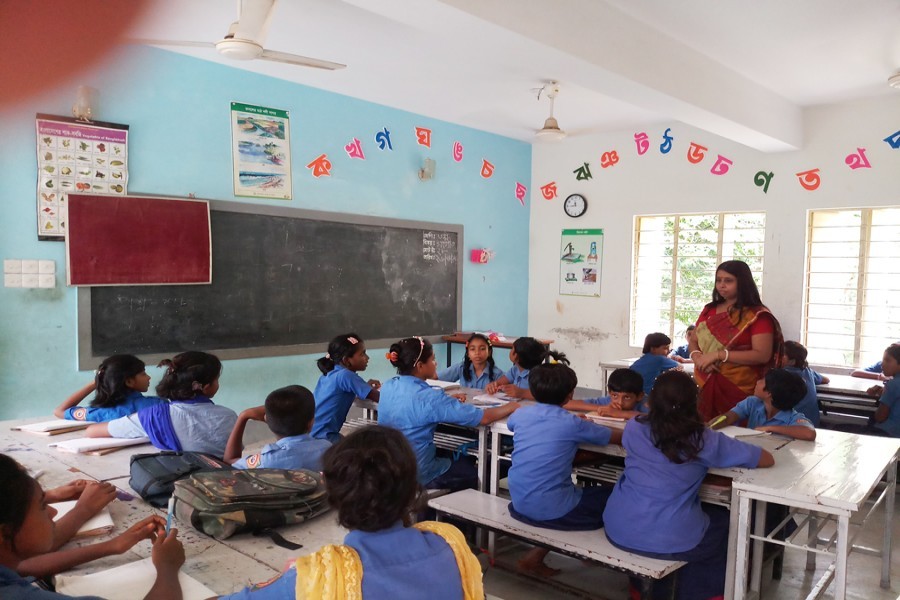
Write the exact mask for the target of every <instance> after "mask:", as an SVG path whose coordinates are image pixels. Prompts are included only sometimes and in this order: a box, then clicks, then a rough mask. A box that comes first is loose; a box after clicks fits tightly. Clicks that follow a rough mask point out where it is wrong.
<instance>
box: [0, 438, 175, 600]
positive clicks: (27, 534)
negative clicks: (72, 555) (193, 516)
mask: <svg viewBox="0 0 900 600" xmlns="http://www.w3.org/2000/svg"><path fill="white" fill-rule="evenodd" d="M0 489H2V490H3V494H0V598H9V599H10V600H57V599H59V600H62V599H64V598H72V596H65V595H63V594H57V593H55V592H51V591H48V590H45V589H41V588H39V587H37V586H36V585H35V584H34V578H33V577H30V576H27V575H26V576H23V571H27V570H28V569H27V568H23V563H25V566H26V567H27V561H28V560H29V559H33V557H36V556H39V555H41V554H44V553H46V552H49V551H50V550H51V548H52V547H53V545H54V535H55V528H56V525H55V523H54V522H53V517H54V516H55V515H56V510H55V509H54V508H53V507H52V506H49V505H48V504H47V498H46V496H45V494H44V491H43V490H42V489H41V486H40V484H38V482H37V481H35V480H34V479H32V478H31V477H30V476H29V475H28V473H27V471H25V469H24V468H23V467H22V466H21V465H19V464H18V463H17V462H16V461H14V460H13V459H12V458H10V457H8V456H5V455H2V454H0ZM126 536H128V539H129V540H131V539H134V541H133V542H131V543H130V545H128V547H127V548H125V547H124V546H125V545H126V542H124V541H119V542H117V540H120V539H121V538H126ZM148 537H149V538H152V539H153V553H152V557H153V565H154V566H155V567H156V582H155V583H154V584H153V587H152V588H151V589H150V591H149V592H147V595H146V596H144V598H145V600H171V599H172V598H181V586H180V585H179V583H178V569H179V568H180V567H181V565H182V564H184V548H183V547H182V546H181V542H179V541H178V538H177V530H175V529H173V530H172V531H171V532H170V533H169V534H168V535H167V534H166V530H165V522H164V521H163V519H162V518H161V517H158V516H153V517H149V518H147V519H144V520H143V521H141V522H140V523H138V524H137V525H135V526H133V527H132V528H131V529H129V530H128V531H127V532H125V533H124V534H122V535H121V536H119V537H118V538H115V539H113V540H109V541H108V542H102V543H100V544H94V546H86V547H83V548H78V549H76V550H84V551H87V550H89V549H90V548H93V547H95V546H102V545H104V544H108V545H112V544H113V543H116V544H117V545H116V551H117V552H124V551H126V550H127V549H128V548H130V547H131V546H133V545H134V543H136V542H137V541H138V539H146V538H148ZM135 538H137V539H135ZM110 553H112V552H108V553H107V554H110ZM105 555H106V554H101V555H97V556H94V557H93V558H98V557H99V556H105ZM86 560H91V559H90V558H89V559H86ZM81 562H85V561H84V560H81V561H78V562H75V563H72V564H71V565H70V566H74V565H75V564H80V563H81ZM79 600H100V599H99V598H96V597H94V596H91V597H86V596H81V597H79Z"/></svg>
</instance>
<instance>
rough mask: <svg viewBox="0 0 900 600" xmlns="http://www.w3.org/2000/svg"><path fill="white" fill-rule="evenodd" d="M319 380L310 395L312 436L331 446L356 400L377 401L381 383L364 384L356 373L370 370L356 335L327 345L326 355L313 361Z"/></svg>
mask: <svg viewBox="0 0 900 600" xmlns="http://www.w3.org/2000/svg"><path fill="white" fill-rule="evenodd" d="M316 365H317V366H318V367H319V370H320V371H322V376H321V377H319V382H318V383H317V384H316V391H315V393H314V394H313V395H314V396H315V398H316V421H315V423H314V424H313V430H312V436H313V437H314V438H317V439H325V440H328V441H329V442H331V443H332V444H333V443H335V442H337V441H338V440H339V439H341V427H343V426H344V421H345V420H346V419H347V413H348V412H350V407H351V406H353V401H354V400H355V399H356V398H364V399H368V400H374V401H376V402H377V401H378V388H380V387H381V383H380V382H378V381H377V380H375V379H370V380H369V381H364V380H363V378H362V377H360V376H359V375H358V374H357V373H359V372H360V371H365V370H366V367H368V366H369V355H368V354H366V344H365V342H363V340H362V338H361V337H359V336H358V335H356V334H355V333H345V334H343V335H339V336H337V337H336V338H334V339H332V340H331V341H330V342H328V352H327V353H326V354H325V356H323V357H322V358H320V359H319V360H318V361H316Z"/></svg>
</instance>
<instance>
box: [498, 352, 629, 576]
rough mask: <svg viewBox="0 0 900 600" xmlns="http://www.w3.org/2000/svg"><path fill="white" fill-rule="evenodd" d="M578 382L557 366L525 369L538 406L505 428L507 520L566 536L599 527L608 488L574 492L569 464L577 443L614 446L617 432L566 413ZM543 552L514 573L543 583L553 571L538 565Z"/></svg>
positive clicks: (524, 560)
mask: <svg viewBox="0 0 900 600" xmlns="http://www.w3.org/2000/svg"><path fill="white" fill-rule="evenodd" d="M577 384H578V377H577V376H576V375H575V371H573V370H572V369H570V368H569V367H568V366H567V365H565V364H563V363H555V364H543V365H538V366H536V367H534V368H533V369H531V373H530V375H529V381H528V385H529V389H530V390H531V393H532V395H533V396H534V398H535V400H537V402H538V404H535V405H532V406H526V407H522V408H520V409H519V410H518V411H516V412H515V413H513V414H512V415H511V416H510V417H509V420H508V421H507V425H508V427H509V429H510V431H512V432H513V433H514V442H515V446H514V448H513V453H512V467H511V468H510V470H509V493H510V495H511V496H512V502H511V503H510V505H509V514H510V515H511V516H512V517H513V518H515V519H518V520H519V521H522V522H525V523H528V524H530V525H535V526H538V527H547V528H550V529H561V530H566V531H584V530H590V529H599V528H600V527H603V510H604V508H605V507H606V500H607V498H608V497H609V494H610V491H611V488H608V487H602V486H596V487H587V488H580V487H578V486H576V485H575V484H574V483H573V482H572V461H573V459H574V458H575V453H576V451H577V450H578V445H579V444H582V443H589V444H596V445H601V446H602V445H606V444H609V443H616V444H617V443H619V442H620V440H621V439H622V432H621V431H617V430H610V429H607V428H606V427H603V426H601V425H597V424H595V423H592V422H591V421H588V420H586V419H582V418H580V417H578V416H576V415H573V414H571V413H569V412H568V411H567V410H565V409H564V408H563V406H562V405H563V404H565V403H566V402H568V401H571V400H572V394H573V393H574V391H575V386H576V385H577ZM548 552H549V551H548V550H546V549H544V548H534V549H533V550H531V551H529V552H528V553H527V554H526V555H525V557H524V558H522V559H521V560H520V561H519V565H518V566H519V568H520V569H521V570H523V571H528V572H532V573H535V574H537V575H541V576H544V577H549V576H552V575H556V574H557V573H558V571H556V570H554V569H551V568H550V567H548V566H547V565H545V564H544V557H545V556H546V555H547V553H548Z"/></svg>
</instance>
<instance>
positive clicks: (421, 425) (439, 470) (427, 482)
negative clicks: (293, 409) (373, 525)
mask: <svg viewBox="0 0 900 600" xmlns="http://www.w3.org/2000/svg"><path fill="white" fill-rule="evenodd" d="M386 356H387V359H388V360H390V361H391V364H392V365H393V366H394V367H395V368H396V369H397V373H398V374H399V375H398V376H397V377H394V378H392V379H391V380H389V381H387V382H385V384H384V385H383V386H381V400H380V401H379V403H378V422H379V423H380V424H382V425H387V426H388V427H393V428H394V429H399V430H400V432H401V433H403V435H405V436H406V439H407V440H408V441H409V443H410V445H412V447H413V451H414V452H415V454H416V461H417V462H418V464H419V472H418V476H419V483H421V484H422V485H423V486H424V487H426V488H428V489H450V490H453V491H456V490H461V489H465V488H468V487H475V485H476V484H477V482H478V473H477V470H476V468H475V464H474V462H473V461H472V458H471V457H469V456H461V457H459V458H458V459H456V460H451V458H449V457H440V456H438V455H437V448H436V447H435V445H434V432H435V430H436V429H437V426H438V424H439V423H449V424H452V425H463V426H467V427H477V426H478V425H487V424H489V423H493V422H494V421H497V420H498V419H502V418H503V417H505V416H507V415H509V414H510V413H512V412H513V411H514V410H516V409H517V408H519V404H518V402H507V403H506V404H504V405H503V406H497V407H495V408H488V409H486V410H482V409H481V408H478V407H476V406H473V405H471V404H464V403H463V402H461V400H465V396H463V397H462V398H460V397H459V396H451V395H448V394H447V393H445V392H444V391H443V390H439V389H434V388H432V387H430V386H429V385H428V384H427V383H426V382H425V380H426V379H434V378H435V376H436V370H437V366H436V364H435V360H434V350H433V348H432V347H431V342H429V341H428V340H426V339H423V338H421V337H418V336H417V337H411V338H405V339H402V340H400V341H399V342H396V343H394V344H391V348H390V350H389V351H388V353H387V355H386Z"/></svg>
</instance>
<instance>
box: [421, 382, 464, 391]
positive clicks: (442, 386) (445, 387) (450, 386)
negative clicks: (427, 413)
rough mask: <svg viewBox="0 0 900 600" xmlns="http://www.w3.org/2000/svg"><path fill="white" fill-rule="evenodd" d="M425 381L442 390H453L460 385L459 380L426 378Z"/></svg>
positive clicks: (430, 385)
mask: <svg viewBox="0 0 900 600" xmlns="http://www.w3.org/2000/svg"><path fill="white" fill-rule="evenodd" d="M425 383H427V384H428V385H429V387H433V388H440V389H442V390H452V389H454V388H458V387H459V382H458V381H441V380H440V379H426V380H425Z"/></svg>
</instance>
